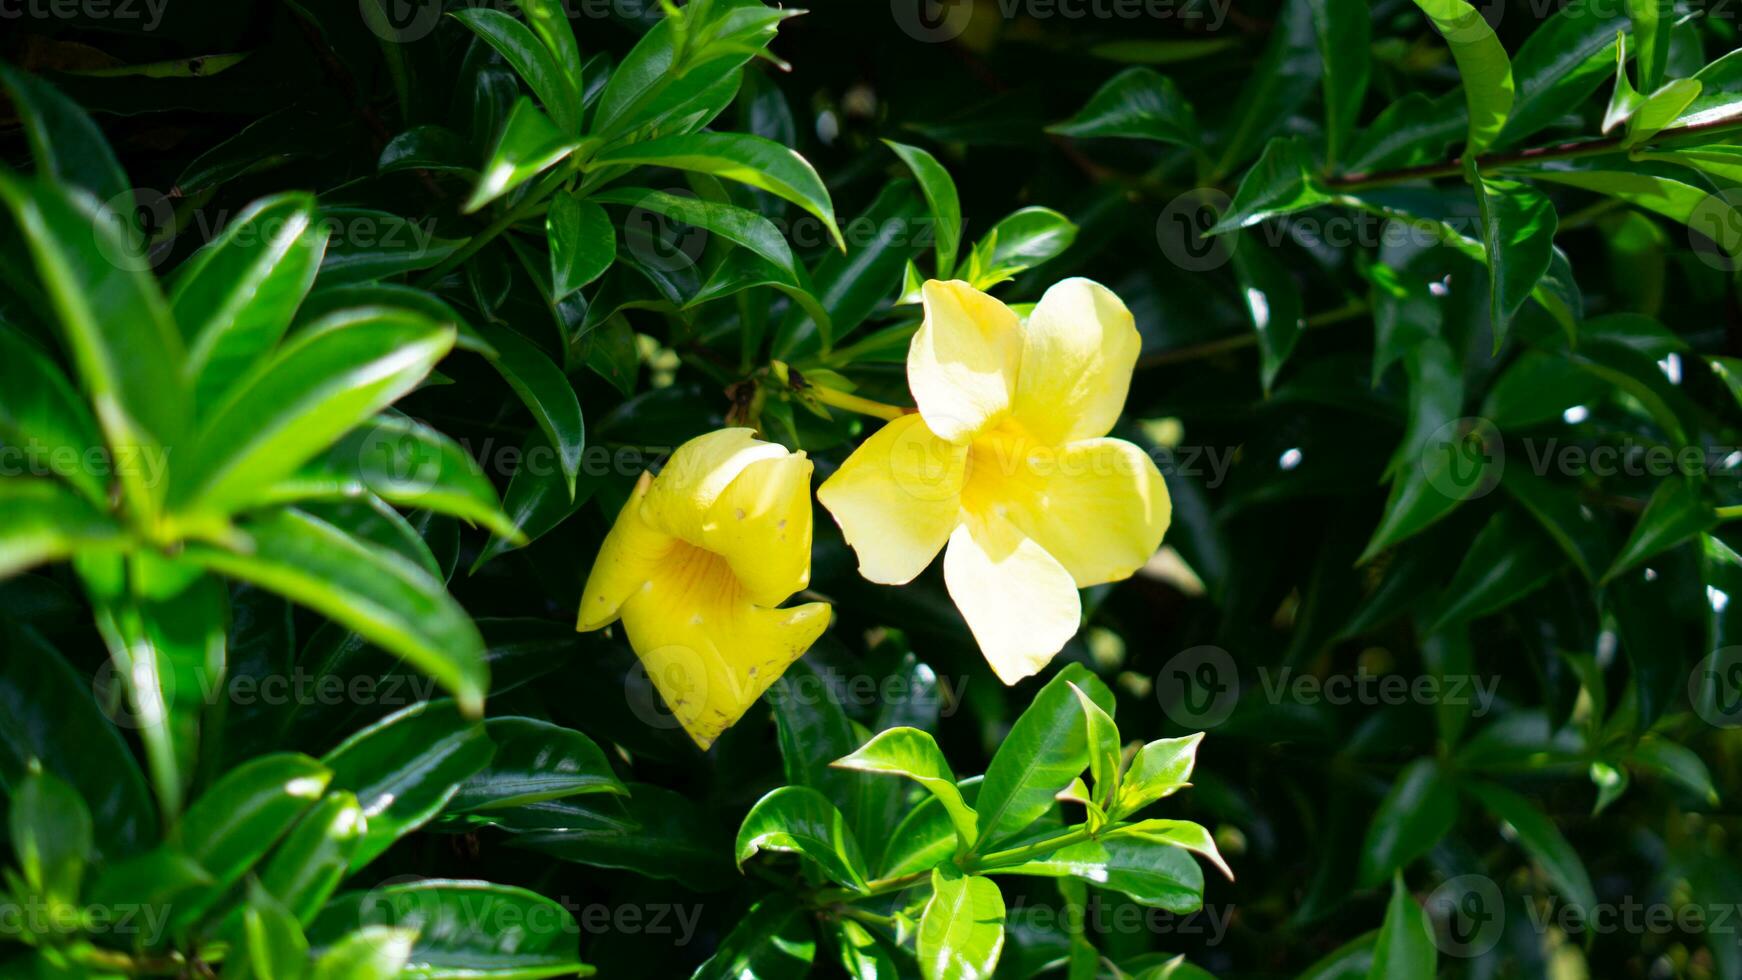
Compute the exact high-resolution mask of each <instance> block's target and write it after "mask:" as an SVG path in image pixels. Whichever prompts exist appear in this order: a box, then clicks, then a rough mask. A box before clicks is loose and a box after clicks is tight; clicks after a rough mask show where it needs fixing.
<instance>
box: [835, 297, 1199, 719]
mask: <svg viewBox="0 0 1742 980" xmlns="http://www.w3.org/2000/svg"><path fill="white" fill-rule="evenodd" d="M922 297H923V301H924V304H925V322H924V323H922V324H921V325H920V328H919V331H918V332H917V333H915V334H914V336H913V345H912V347H910V348H909V350H908V354H907V383H908V386H909V387H910V388H911V389H912V390H913V399H914V402H915V404H917V405H918V406H919V413H918V414H917V415H907V416H903V417H902V418H899V419H896V420H895V421H893V422H890V423H889V424H888V425H885V426H884V427H883V428H882V429H880V430H878V432H877V433H876V434H875V435H873V436H872V437H871V438H870V439H868V440H866V441H865V444H864V445H862V446H860V447H859V448H858V449H857V450H856V451H854V453H853V454H852V456H850V457H848V459H847V461H846V462H845V463H843V464H842V465H841V468H840V470H839V471H838V472H836V473H835V475H834V476H831V477H830V478H829V479H828V480H827V481H825V482H824V483H823V485H822V487H821V488H820V489H818V491H817V499H818V500H820V501H821V502H822V504H823V506H824V507H827V508H828V510H829V513H830V514H832V515H834V518H835V522H836V523H838V524H839V525H840V526H841V531H842V533H843V534H844V535H845V536H846V539H847V543H848V544H850V545H852V547H853V550H854V551H855V552H856V553H857V554H858V556H859V572H860V574H862V575H864V576H865V577H866V578H868V579H870V580H871V581H873V582H881V583H884V584H886V585H901V584H904V583H907V582H909V581H912V580H913V578H914V576H916V575H918V574H919V573H920V572H922V571H924V570H925V567H926V566H927V565H929V564H931V560H932V559H933V558H934V557H936V556H937V553H938V551H939V550H941V549H942V548H943V547H944V545H945V544H946V543H947V544H948V545H949V550H948V551H947V552H946V553H945V555H944V582H945V584H946V585H947V586H948V587H949V590H950V597H951V598H952V599H954V600H955V603H956V606H957V608H959V609H960V610H961V611H962V615H963V617H964V618H966V619H967V621H968V627H969V629H971V630H973V633H974V639H975V640H977V641H978V642H979V644H980V649H981V651H982V652H984V653H985V655H986V659H987V660H988V661H990V662H991V664H992V669H993V670H994V671H995V672H996V673H997V674H998V677H999V678H1000V679H1001V680H1003V681H1004V683H1006V684H1014V683H1016V682H1017V681H1019V680H1021V679H1022V678H1024V677H1027V676H1029V675H1030V674H1033V673H1035V672H1036V671H1038V670H1040V668H1041V667H1043V666H1045V665H1046V663H1047V661H1049V660H1051V659H1052V657H1053V655H1054V654H1056V653H1058V651H1059V649H1060V648H1062V647H1063V646H1064V645H1065V641H1067V640H1069V639H1070V638H1071V635H1072V634H1073V633H1075V632H1076V629H1077V625H1078V621H1079V620H1080V618H1081V616H1082V604H1081V600H1080V598H1079V596H1078V595H1077V590H1078V589H1080V588H1084V587H1087V586H1090V585H1097V584H1100V583H1102V582H1115V581H1118V580H1120V579H1124V578H1128V577H1129V576H1130V575H1131V574H1132V573H1133V572H1135V571H1136V570H1137V569H1139V568H1141V567H1143V564H1144V563H1145V562H1147V561H1148V560H1149V558H1150V556H1151V555H1153V554H1154V553H1155V550H1156V548H1158V547H1159V546H1160V545H1161V537H1162V534H1163V533H1164V532H1165V531H1166V530H1167V525H1168V520H1169V518H1170V516H1171V514H1172V505H1171V504H1170V502H1169V500H1168V496H1167V486H1166V484H1164V483H1163V482H1162V479H1161V473H1160V472H1159V471H1158V470H1157V469H1156V467H1155V462H1154V461H1153V460H1151V459H1150V458H1149V456H1148V455H1147V454H1145V453H1144V452H1143V450H1141V449H1139V448H1137V447H1136V446H1134V445H1132V444H1131V443H1129V442H1125V441H1124V440H1122V439H1108V438H1104V437H1105V436H1106V434H1107V432H1108V431H1109V430H1111V429H1112V428H1113V423H1114V422H1116V421H1117V420H1118V418H1119V412H1120V411H1121V409H1123V408H1124V405H1125V395H1126V392H1127V390H1128V389H1129V388H1130V386H1131V371H1132V369H1133V367H1134V366H1135V365H1136V363H1137V351H1138V347H1139V339H1138V336H1137V327H1136V323H1135V322H1134V321H1133V319H1132V316H1131V311H1129V310H1127V309H1126V308H1125V304H1124V303H1122V302H1120V301H1119V297H1117V296H1115V295H1113V293H1112V292H1111V291H1109V290H1108V289H1107V288H1106V287H1104V286H1101V285H1099V284H1098V283H1094V282H1090V281H1089V280H1087V279H1067V280H1065V281H1064V282H1061V283H1058V284H1057V285H1055V286H1053V287H1052V288H1051V289H1049V290H1047V291H1046V295H1044V296H1042V297H1041V299H1040V302H1039V303H1038V304H1036V306H1035V307H1034V311H1033V313H1032V314H1031V315H1030V316H1029V317H1028V320H1027V321H1026V322H1024V321H1023V320H1022V319H1021V318H1020V317H1018V316H1017V315H1016V313H1015V312H1014V311H1013V310H1011V309H1010V308H1009V307H1007V306H1005V305H1004V304H1003V303H1000V302H999V301H998V300H996V299H993V298H992V297H990V296H988V295H986V294H985V293H983V292H980V291H979V290H977V289H975V288H973V287H972V286H970V285H968V284H967V283H965V282H955V281H952V282H938V281H936V280H933V281H931V282H928V283H926V284H925V287H924V289H923V291H922Z"/></svg>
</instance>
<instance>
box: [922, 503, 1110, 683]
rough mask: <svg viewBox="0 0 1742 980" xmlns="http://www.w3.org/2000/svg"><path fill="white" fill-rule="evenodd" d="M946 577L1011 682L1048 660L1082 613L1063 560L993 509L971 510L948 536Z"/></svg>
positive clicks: (990, 657) (983, 647)
mask: <svg viewBox="0 0 1742 980" xmlns="http://www.w3.org/2000/svg"><path fill="white" fill-rule="evenodd" d="M944 584H945V585H947V586H948V587H949V590H950V598H951V599H953V600H955V603H956V608H957V609H960V610H961V611H962V617H963V618H964V619H966V620H967V621H968V628H969V629H970V630H972V631H973V633H974V639H975V640H976V641H977V642H978V643H979V644H980V652H981V653H983V654H984V655H985V656H986V660H987V661H988V662H989V663H991V665H992V671H993V673H995V674H997V675H998V679H999V680H1001V681H1003V682H1004V683H1006V684H1014V683H1016V682H1017V681H1019V680H1022V679H1023V678H1024V677H1028V676H1030V675H1031V674H1034V673H1036V672H1037V671H1039V670H1040V669H1041V668H1042V667H1045V666H1046V665H1047V662H1048V661H1050V660H1052V658H1053V655H1054V654H1056V653H1058V652H1059V650H1061V649H1063V647H1064V645H1065V642H1066V641H1067V640H1069V639H1070V638H1071V634H1073V633H1075V632H1076V631H1077V623H1078V621H1079V620H1080V619H1081V618H1082V614H1083V610H1082V599H1081V597H1079V596H1078V595H1077V586H1076V583H1075V582H1073V581H1071V575H1070V573H1069V572H1067V571H1065V568H1064V566H1063V565H1060V564H1059V563H1058V561H1057V560H1056V559H1054V558H1053V556H1051V555H1049V554H1047V553H1046V549H1044V548H1042V547H1041V546H1040V545H1038V544H1036V543H1035V542H1034V541H1032V540H1030V539H1029V538H1027V537H1025V536H1024V535H1023V534H1022V532H1020V531H1018V530H1017V529H1016V527H1015V526H1014V525H1012V524H1011V523H1010V522H1009V521H1007V520H1005V519H1003V518H1001V517H999V516H997V515H996V514H992V515H984V516H971V517H970V518H969V519H968V521H967V522H966V523H964V524H963V525H962V526H961V527H958V528H956V530H955V533H953V534H951V535H950V546H949V550H948V551H946V552H944Z"/></svg>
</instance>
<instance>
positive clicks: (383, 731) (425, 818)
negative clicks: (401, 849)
mask: <svg viewBox="0 0 1742 980" xmlns="http://www.w3.org/2000/svg"><path fill="white" fill-rule="evenodd" d="M492 752H494V747H493V746H492V745H491V744H490V738H489V736H488V735H486V734H485V732H484V726H483V725H482V724H481V723H479V722H477V721H475V720H469V719H467V718H465V717H463V716H462V715H461V714H460V710H459V708H458V706H456V705H455V704H454V702H452V701H447V700H442V701H425V702H421V703H419V704H414V705H412V706H411V707H409V708H405V709H403V710H401V711H397V712H394V713H393V714H391V715H388V716H387V717H386V718H383V719H381V720H380V721H378V722H376V723H375V724H373V725H370V726H369V727H368V728H365V729H363V730H362V731H360V732H358V733H356V734H355V735H352V736H351V737H350V738H347V739H345V741H343V742H341V743H340V744H339V745H338V747H337V748H335V749H333V750H332V751H331V752H328V753H327V754H326V755H325V756H324V757H323V758H322V760H321V761H322V762H324V763H325V764H326V765H327V766H328V767H330V768H331V769H332V772H333V788H334V789H342V790H349V791H350V792H351V793H352V794H354V795H355V796H356V797H357V804H358V805H359V806H361V807H362V808H363V812H364V813H365V814H367V815H368V822H367V826H366V827H365V829H364V833H363V839H362V841H361V842H360V843H359V844H358V845H357V849H356V850H355V851H354V852H353V853H352V855H351V870H353V871H355V870H357V869H358V868H361V867H363V866H364V865H366V864H368V863H369V862H370V861H373V860H375V858H376V857H378V856H380V854H381V852H383V851H385V850H387V848H388V847H390V846H392V844H393V842H394V841H396V840H398V839H399V838H401V837H404V836H405V835H406V834H409V833H411V832H412V831H414V830H416V829H417V828H419V827H421V826H423V825H424V824H426V823H428V822H429V821H430V820H432V819H434V818H435V816H436V814H438V813H440V812H441V810H442V808H443V807H444V806H446V805H447V803H448V801H449V800H451V799H453V797H454V794H455V793H458V792H459V790H460V786H461V785H463V784H464V783H465V782H466V781H467V780H468V779H470V778H471V777H472V776H473V775H475V774H476V773H478V772H479V771H480V770H482V769H483V768H484V767H485V766H486V765H488V764H489V762H490V757H491V754H492Z"/></svg>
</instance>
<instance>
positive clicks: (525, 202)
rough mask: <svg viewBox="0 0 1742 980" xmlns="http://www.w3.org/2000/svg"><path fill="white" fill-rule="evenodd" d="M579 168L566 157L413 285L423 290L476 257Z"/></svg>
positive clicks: (536, 207) (533, 209) (571, 159)
mask: <svg viewBox="0 0 1742 980" xmlns="http://www.w3.org/2000/svg"><path fill="white" fill-rule="evenodd" d="M579 165H580V164H579V162H578V161H577V160H576V159H575V158H574V157H570V158H569V161H568V162H566V163H564V164H562V165H560V166H558V167H556V168H555V169H554V170H552V171H551V172H550V173H548V174H545V175H544V177H543V178H542V179H541V180H539V182H538V184H537V185H535V186H534V187H533V188H532V190H531V191H530V192H529V193H528V194H527V195H526V197H525V198H523V199H522V200H521V202H520V203H519V204H516V205H515V206H514V207H512V208H510V209H509V210H508V211H507V212H505V213H504V214H503V215H502V217H500V218H497V219H496V220H495V221H493V222H491V223H490V224H489V225H487V226H486V227H485V228H484V230H483V231H480V232H478V233H477V234H476V235H473V236H472V237H471V238H468V239H466V244H464V245H462V246H460V248H459V249H457V250H455V252H454V254H452V255H450V256H448V257H447V258H445V259H443V260H442V261H441V262H440V263H439V264H437V265H436V267H435V268H433V269H431V270H429V271H428V272H426V273H424V274H423V275H422V276H421V277H419V278H418V281H417V284H418V285H419V286H420V287H423V288H426V289H427V288H428V287H430V286H432V285H434V284H435V283H436V282H438V281H439V280H440V279H441V277H442V276H445V275H447V274H448V273H449V272H452V271H453V270H454V269H455V268H456V267H457V266H459V264H460V263H462V262H464V261H466V260H467V259H469V258H471V257H472V256H474V255H476V254H478V252H479V251H481V250H482V249H483V248H484V246H486V245H488V244H490V243H491V242H493V241H495V240H496V239H497V238H498V237H500V236H501V235H502V233H503V232H506V231H507V230H508V229H510V228H512V227H514V226H515V225H516V224H519V223H520V221H521V220H522V219H524V218H526V217H529V216H530V215H531V214H532V213H533V212H534V211H536V210H538V209H539V208H540V207H542V206H543V205H544V201H545V198H547V197H549V196H550V195H551V192H552V191H554V190H556V189H557V188H558V187H560V186H562V183H563V181H565V180H567V179H569V175H570V174H572V173H573V172H574V170H575V169H576V168H577V167H578V166H579Z"/></svg>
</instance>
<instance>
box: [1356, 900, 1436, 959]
mask: <svg viewBox="0 0 1742 980" xmlns="http://www.w3.org/2000/svg"><path fill="white" fill-rule="evenodd" d="M1435 959H1436V954H1435V951H1434V933H1433V926H1432V924H1431V923H1429V922H1428V918H1427V913H1426V912H1425V911H1423V910H1422V907H1421V906H1420V905H1417V904H1416V903H1415V899H1413V898H1411V897H1410V895H1409V891H1408V889H1406V888H1404V887H1403V875H1402V874H1397V875H1394V876H1393V877H1392V879H1391V901H1390V902H1389V903H1388V904H1387V905H1386V906H1385V923H1384V924H1383V925H1381V926H1380V927H1379V937H1378V938H1377V939H1375V940H1374V941H1373V965H1372V966H1371V967H1369V968H1368V970H1367V980H1420V978H1422V977H1431V976H1433V975H1434V961H1435Z"/></svg>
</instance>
